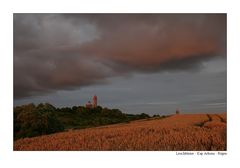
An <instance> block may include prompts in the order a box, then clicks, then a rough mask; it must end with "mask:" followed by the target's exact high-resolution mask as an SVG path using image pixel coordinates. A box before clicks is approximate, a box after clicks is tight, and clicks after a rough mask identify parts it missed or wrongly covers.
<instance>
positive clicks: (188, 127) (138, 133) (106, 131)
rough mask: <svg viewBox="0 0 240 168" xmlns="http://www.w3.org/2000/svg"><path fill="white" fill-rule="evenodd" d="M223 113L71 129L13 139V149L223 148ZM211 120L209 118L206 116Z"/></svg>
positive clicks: (187, 149) (184, 149) (125, 149)
mask: <svg viewBox="0 0 240 168" xmlns="http://www.w3.org/2000/svg"><path fill="white" fill-rule="evenodd" d="M219 116H220V117H221V118H223V119H225V121H226V113H223V114H210V115H206V114H179V115H173V116H171V117H167V118H164V119H155V120H149V121H148V120H141V121H133V122H131V123H128V124H115V125H109V126H102V127H97V128H88V129H82V130H71V131H68V132H62V133H56V134H52V135H45V136H40V137H34V138H24V139H19V140H17V141H15V142H14V150H38V151H39V150H40V151H42V150H43V151H45V150H51V151H52V150H54V151H55V150H64V151H66V150H80V151H89V150H90V151H102V150H104V151H105V150H114V151H132V150H133V151H149V150H150V151H175V150H177V151H181V150H183V151H194V150H197V151H199V150H204V151H206V150H221V151H222V150H226V148H227V147H226V146H227V145H226V122H223V120H222V119H221V118H219ZM209 117H210V118H211V120H210V118H209Z"/></svg>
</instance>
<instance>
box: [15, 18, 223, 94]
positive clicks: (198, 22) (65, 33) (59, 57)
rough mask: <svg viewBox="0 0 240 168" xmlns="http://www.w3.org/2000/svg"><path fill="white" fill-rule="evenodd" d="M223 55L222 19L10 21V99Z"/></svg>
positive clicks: (190, 65) (183, 67)
mask: <svg viewBox="0 0 240 168" xmlns="http://www.w3.org/2000/svg"><path fill="white" fill-rule="evenodd" d="M225 55H226V15H224V14H101V15H100V14H71V15H70V14H63V15H60V14H14V96H15V98H22V97H27V96H32V95H41V94H44V93H49V92H53V91H56V90H68V89H75V88H79V87H82V86H87V85H92V84H99V83H105V82H106V79H107V78H108V77H112V76H121V75H128V74H129V73H132V72H156V71H161V70H164V71H171V70H196V69H197V68H200V67H201V62H202V61H204V60H206V59H210V58H212V57H214V56H225Z"/></svg>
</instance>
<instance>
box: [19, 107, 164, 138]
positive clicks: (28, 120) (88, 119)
mask: <svg viewBox="0 0 240 168" xmlns="http://www.w3.org/2000/svg"><path fill="white" fill-rule="evenodd" d="M153 117H160V116H159V115H154V116H153ZM148 118H151V117H150V116H149V115H148V114H145V113H141V114H125V113H122V112H121V111H120V110H119V109H108V108H102V107H101V106H97V107H96V108H86V107H83V106H73V107H71V108H70V107H63V108H56V107H54V106H53V105H51V104H49V103H44V104H43V103H40V104H38V105H35V104H33V103H31V104H27V105H22V106H16V107H14V139H15V140H16V139H19V138H24V137H34V136H40V135H46V134H51V133H55V132H61V131H64V130H68V129H81V128H88V127H96V126H101V125H108V124H116V123H124V122H130V121H133V120H139V119H148Z"/></svg>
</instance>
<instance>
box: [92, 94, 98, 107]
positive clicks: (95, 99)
mask: <svg viewBox="0 0 240 168" xmlns="http://www.w3.org/2000/svg"><path fill="white" fill-rule="evenodd" d="M96 107H97V96H96V95H94V96H93V108H96Z"/></svg>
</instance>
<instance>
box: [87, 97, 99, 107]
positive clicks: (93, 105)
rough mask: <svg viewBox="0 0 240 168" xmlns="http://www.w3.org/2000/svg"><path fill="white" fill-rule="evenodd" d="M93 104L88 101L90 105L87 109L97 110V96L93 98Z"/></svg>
mask: <svg viewBox="0 0 240 168" xmlns="http://www.w3.org/2000/svg"><path fill="white" fill-rule="evenodd" d="M92 102H93V103H91V101H88V103H87V104H86V108H96V107H97V96H96V95H94V96H93V99H92Z"/></svg>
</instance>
